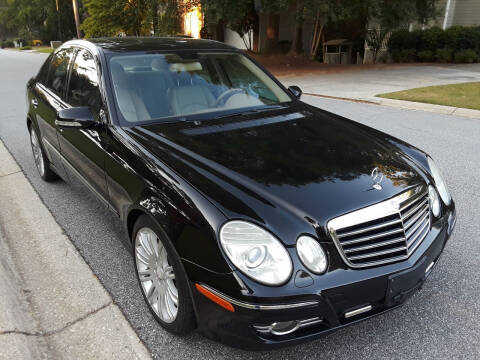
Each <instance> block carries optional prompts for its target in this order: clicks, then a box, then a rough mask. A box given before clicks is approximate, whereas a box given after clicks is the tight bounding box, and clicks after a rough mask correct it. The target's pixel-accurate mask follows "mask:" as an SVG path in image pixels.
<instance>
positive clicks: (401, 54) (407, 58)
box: [392, 48, 417, 62]
mask: <svg viewBox="0 0 480 360" xmlns="http://www.w3.org/2000/svg"><path fill="white" fill-rule="evenodd" d="M393 56H394V54H392V57H393ZM395 56H396V59H395V58H394V60H395V61H397V62H414V61H415V60H416V59H417V50H415V49H413V48H412V49H402V50H399V51H398V52H397V53H396V55H395Z"/></svg>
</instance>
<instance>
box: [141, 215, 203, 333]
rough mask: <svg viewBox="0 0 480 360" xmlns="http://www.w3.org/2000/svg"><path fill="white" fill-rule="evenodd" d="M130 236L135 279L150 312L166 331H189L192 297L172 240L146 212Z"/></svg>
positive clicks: (192, 317)
mask: <svg viewBox="0 0 480 360" xmlns="http://www.w3.org/2000/svg"><path fill="white" fill-rule="evenodd" d="M133 236H134V261H135V270H136V274H137V279H138V282H139V284H140V288H141V290H142V294H143V297H144V299H145V301H146V303H147V305H148V307H149V309H150V311H151V312H152V314H153V316H154V317H155V319H156V320H157V321H158V322H159V323H160V324H161V325H162V326H163V327H164V328H165V329H166V330H167V331H169V332H172V333H175V334H186V333H188V332H190V331H191V330H193V329H194V328H195V315H194V312H193V305H192V299H191V296H190V291H189V287H188V280H187V277H186V275H185V272H184V270H183V266H182V264H181V262H180V259H179V257H178V255H177V254H176V251H175V249H174V247H173V245H172V243H171V242H170V240H169V239H168V238H167V236H166V235H164V233H163V231H162V230H161V229H160V228H159V227H158V226H157V225H156V224H155V223H154V222H153V221H152V220H151V219H150V218H149V217H147V216H146V215H142V216H141V217H139V218H138V220H137V222H136V223H135V226H134V229H133Z"/></svg>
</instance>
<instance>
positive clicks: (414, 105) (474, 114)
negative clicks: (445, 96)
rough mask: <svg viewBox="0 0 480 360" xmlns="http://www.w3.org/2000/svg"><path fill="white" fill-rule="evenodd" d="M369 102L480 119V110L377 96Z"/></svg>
mask: <svg viewBox="0 0 480 360" xmlns="http://www.w3.org/2000/svg"><path fill="white" fill-rule="evenodd" d="M368 100H370V101H372V102H375V103H377V104H378V105H385V106H391V107H397V108H402V109H409V110H421V111H428V112H433V113H438V114H446V115H455V116H463V117H468V118H472V119H480V110H473V109H465V108H458V107H454V106H445V105H435V104H426V103H419V102H414V101H405V100H395V99H385V98H380V97H376V96H375V97H372V98H369V99H368Z"/></svg>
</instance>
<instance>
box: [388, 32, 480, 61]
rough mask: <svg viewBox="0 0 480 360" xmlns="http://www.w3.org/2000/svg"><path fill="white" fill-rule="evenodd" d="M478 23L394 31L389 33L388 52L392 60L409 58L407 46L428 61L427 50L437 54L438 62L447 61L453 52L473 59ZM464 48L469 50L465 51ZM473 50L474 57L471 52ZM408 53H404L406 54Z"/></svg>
mask: <svg viewBox="0 0 480 360" xmlns="http://www.w3.org/2000/svg"><path fill="white" fill-rule="evenodd" d="M479 44H480V26H474V27H466V26H452V27H450V28H448V29H447V30H442V29H441V28H439V27H432V28H429V29H426V30H415V31H411V32H409V31H408V30H398V31H394V32H393V33H392V35H391V37H390V52H391V54H392V57H393V59H394V60H395V61H405V58H406V57H407V58H410V60H407V61H412V60H411V58H412V56H411V54H410V52H411V49H415V50H416V52H417V54H418V58H419V60H420V61H432V60H434V59H433V58H432V57H431V55H432V54H431V53H429V52H427V51H430V52H432V53H435V52H436V54H437V60H438V61H440V62H451V61H452V60H453V59H454V58H453V53H460V54H459V55H457V56H458V58H459V61H460V60H461V61H462V62H465V61H469V62H471V61H475V60H472V59H477V60H478V58H479V57H480V46H479ZM467 50H471V51H468V53H467V52H464V51H467ZM472 51H473V52H476V55H477V56H476V58H475V57H474V56H473V52H472ZM407 55H408V56H407Z"/></svg>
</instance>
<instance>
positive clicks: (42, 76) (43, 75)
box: [37, 55, 52, 84]
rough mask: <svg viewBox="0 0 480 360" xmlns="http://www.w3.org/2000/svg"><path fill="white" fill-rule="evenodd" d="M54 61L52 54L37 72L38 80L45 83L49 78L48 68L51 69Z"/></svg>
mask: <svg viewBox="0 0 480 360" xmlns="http://www.w3.org/2000/svg"><path fill="white" fill-rule="evenodd" d="M51 62H52V55H50V56H49V57H48V58H47V60H45V62H44V63H43V65H42V67H41V68H40V71H39V72H38V74H37V81H38V82H39V83H41V84H45V82H46V81H47V78H48V69H50V63H51Z"/></svg>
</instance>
